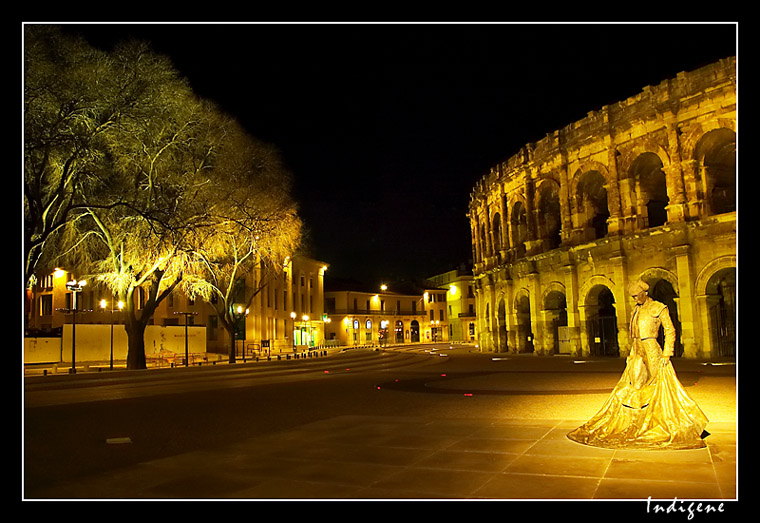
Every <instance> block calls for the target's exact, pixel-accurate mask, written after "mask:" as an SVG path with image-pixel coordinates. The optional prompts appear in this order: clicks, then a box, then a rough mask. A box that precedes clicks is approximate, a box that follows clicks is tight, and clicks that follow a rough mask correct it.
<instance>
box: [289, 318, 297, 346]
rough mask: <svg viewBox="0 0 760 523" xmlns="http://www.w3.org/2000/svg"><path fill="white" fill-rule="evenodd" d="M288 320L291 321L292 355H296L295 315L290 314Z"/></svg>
mask: <svg viewBox="0 0 760 523" xmlns="http://www.w3.org/2000/svg"><path fill="white" fill-rule="evenodd" d="M290 319H291V320H292V321H293V354H295V353H296V313H295V312H291V313H290Z"/></svg>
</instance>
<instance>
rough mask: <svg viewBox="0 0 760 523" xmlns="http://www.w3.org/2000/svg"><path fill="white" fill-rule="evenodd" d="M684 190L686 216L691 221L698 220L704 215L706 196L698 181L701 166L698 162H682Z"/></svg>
mask: <svg viewBox="0 0 760 523" xmlns="http://www.w3.org/2000/svg"><path fill="white" fill-rule="evenodd" d="M681 171H682V173H683V181H684V189H685V192H686V215H687V218H688V219H689V220H698V219H699V217H700V216H702V215H703V214H704V205H705V202H704V194H703V193H702V187H701V185H702V183H701V180H700V179H698V175H699V164H698V162H697V161H696V160H681Z"/></svg>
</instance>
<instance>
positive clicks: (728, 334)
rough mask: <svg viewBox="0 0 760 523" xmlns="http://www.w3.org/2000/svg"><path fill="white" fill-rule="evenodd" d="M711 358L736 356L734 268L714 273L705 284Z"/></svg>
mask: <svg viewBox="0 0 760 523" xmlns="http://www.w3.org/2000/svg"><path fill="white" fill-rule="evenodd" d="M705 293H706V294H707V306H708V308H709V311H710V314H709V318H710V320H709V321H710V336H711V338H712V344H713V356H717V357H726V358H732V357H735V356H736V268H735V267H728V268H725V269H722V270H720V271H718V272H716V273H715V274H714V275H713V276H712V277H711V278H710V280H709V281H708V282H707V289H706V292H705Z"/></svg>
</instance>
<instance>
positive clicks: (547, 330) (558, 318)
mask: <svg viewBox="0 0 760 523" xmlns="http://www.w3.org/2000/svg"><path fill="white" fill-rule="evenodd" d="M541 303H542V306H543V313H544V336H545V337H546V339H545V341H544V350H545V351H546V350H548V351H550V352H551V353H552V354H559V353H560V352H563V351H562V350H560V339H561V336H560V329H563V328H565V327H567V324H568V320H567V296H566V293H565V286H564V285H563V284H562V283H560V282H552V283H550V284H549V285H547V286H546V288H545V289H544V293H543V299H542V301H541ZM564 352H569V351H564Z"/></svg>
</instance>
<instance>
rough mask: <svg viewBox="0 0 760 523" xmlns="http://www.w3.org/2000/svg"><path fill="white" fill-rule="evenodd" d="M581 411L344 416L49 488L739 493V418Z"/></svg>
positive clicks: (305, 495)
mask: <svg viewBox="0 0 760 523" xmlns="http://www.w3.org/2000/svg"><path fill="white" fill-rule="evenodd" d="M581 423H583V421H582V420H541V419H530V420H524V419H521V420H517V419H516V420H509V419H501V420H492V419H475V418H473V419H470V418H452V419H435V420H433V419H427V418H417V417H410V418H403V417H398V418H396V417H382V416H340V417H335V418H331V419H326V420H322V421H319V422H316V423H310V424H307V425H303V426H300V427H297V428H294V429H292V430H288V431H284V432H280V433H276V434H271V435H267V436H261V437H255V438H251V439H248V440H244V441H240V442H237V443H235V444H232V445H230V446H228V447H226V448H221V449H214V450H206V451H195V452H189V453H186V454H182V455H179V456H173V457H167V458H163V459H159V460H154V461H150V462H146V463H141V464H139V465H136V466H133V467H129V468H126V469H123V470H120V471H117V472H116V473H110V474H109V475H108V477H91V478H87V479H84V480H80V481H69V482H67V483H66V485H62V486H58V487H56V488H51V489H50V490H49V492H48V494H49V497H50V498H52V499H59V498H86V499H101V498H107V499H124V498H129V499H167V498H170V499H176V498H179V499H220V498H235V499H368V500H374V499H558V500H559V499H642V500H646V499H647V498H648V497H649V496H651V497H652V499H673V498H675V497H677V498H678V499H679V500H683V499H700V500H711V499H736V494H735V492H736V429H735V425H734V424H731V423H723V424H716V426H714V427H712V426H711V427H709V428H710V429H712V435H711V436H710V438H708V440H707V442H708V446H707V447H706V448H703V449H698V450H680V451H640V450H639V451H626V450H611V449H600V448H595V447H588V446H584V445H580V444H578V443H575V442H573V441H571V440H569V439H568V438H567V437H566V436H565V435H566V433H567V432H568V431H569V430H571V429H572V428H574V427H576V426H578V425H580V424H581Z"/></svg>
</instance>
